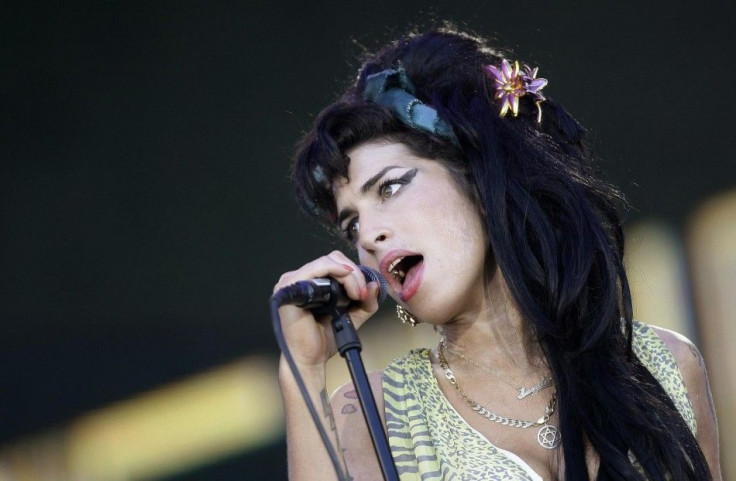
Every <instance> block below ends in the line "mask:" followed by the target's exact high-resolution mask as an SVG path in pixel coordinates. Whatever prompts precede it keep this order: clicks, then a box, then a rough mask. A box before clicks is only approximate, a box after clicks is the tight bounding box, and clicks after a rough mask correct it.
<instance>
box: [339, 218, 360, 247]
mask: <svg viewBox="0 0 736 481" xmlns="http://www.w3.org/2000/svg"><path fill="white" fill-rule="evenodd" d="M359 229H360V224H359V222H358V219H353V220H351V221H350V222H348V225H347V226H346V227H345V229H344V230H343V232H345V238H346V239H347V240H348V241H350V242H355V239H357V238H358V230H359Z"/></svg>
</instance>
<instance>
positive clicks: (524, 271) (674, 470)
mask: <svg viewBox="0 0 736 481" xmlns="http://www.w3.org/2000/svg"><path fill="white" fill-rule="evenodd" d="M503 57H505V56H504V55H503V54H502V53H501V52H500V51H494V50H492V49H490V48H488V47H487V46H486V44H485V42H484V41H483V40H482V39H480V38H478V37H474V36H471V35H467V34H464V33H458V32H455V31H452V30H450V29H441V30H434V31H430V32H428V33H424V34H421V35H410V36H408V37H406V38H403V39H401V40H398V41H396V42H394V43H393V44H391V45H389V46H387V47H386V48H384V49H383V50H382V51H381V52H379V53H378V54H376V55H374V56H372V57H370V58H369V59H368V60H367V61H366V62H365V63H364V64H363V66H362V68H361V70H360V74H359V77H358V79H357V81H356V82H355V84H354V85H353V86H352V87H350V88H349V89H348V90H347V92H346V93H345V94H344V95H343V96H342V97H341V98H340V99H339V100H338V101H337V102H335V103H334V104H333V105H331V106H329V107H327V108H326V109H325V110H324V111H323V112H322V113H321V114H320V115H319V117H318V118H317V120H316V122H315V126H314V128H313V129H312V131H311V132H309V133H308V134H307V135H306V136H305V137H304V139H303V140H302V142H301V144H300V145H299V146H298V149H297V153H296V157H295V163H294V170H293V174H294V179H295V183H296V191H297V198H298V199H299V201H300V202H301V204H302V205H303V206H304V208H305V209H306V210H307V211H308V212H310V213H311V214H313V215H315V216H316V217H318V218H319V219H320V220H322V221H323V222H325V223H326V224H327V225H333V224H334V199H333V197H332V190H331V182H332V180H333V179H334V178H336V177H337V176H347V169H348V163H349V159H347V158H346V157H345V151H346V150H348V149H350V148H351V147H353V146H355V145H357V144H359V143H361V142H364V141H367V140H371V139H375V138H387V139H389V140H393V141H398V142H402V143H404V144H405V145H407V147H408V148H409V149H410V150H411V151H412V152H414V153H415V154H417V155H420V156H423V157H426V158H431V159H437V160H439V161H441V162H443V163H444V164H445V165H446V166H447V167H448V168H449V170H450V171H451V172H452V173H453V174H455V175H456V177H457V179H458V180H460V181H461V182H464V183H466V185H467V186H468V189H469V191H470V195H472V196H474V197H475V198H476V199H477V200H478V202H479V203H480V208H481V209H482V211H483V212H484V213H485V219H484V220H485V225H486V235H487V237H488V240H489V245H490V249H491V252H490V253H489V254H491V255H490V256H489V257H493V259H494V260H495V263H496V264H497V265H498V267H499V268H500V270H501V272H502V273H503V276H504V278H505V279H506V281H507V283H508V285H509V288H510V291H511V293H512V295H513V297H514V300H515V301H516V303H517V304H518V306H519V308H520V309H521V311H522V313H523V316H524V319H525V321H526V322H527V323H528V325H529V328H530V329H533V330H534V332H535V334H536V337H537V339H538V340H539V342H540V345H541V346H542V349H543V351H544V354H545V356H546V359H547V362H548V364H549V366H550V368H551V370H552V373H553V376H554V380H555V383H556V387H557V395H558V406H559V407H558V409H559V411H558V412H559V415H560V429H561V430H562V433H563V436H562V439H563V449H564V460H565V478H566V479H568V480H586V479H589V478H588V467H587V465H586V456H585V453H586V443H590V445H591V446H592V447H593V448H594V449H595V450H596V452H597V453H598V455H599V457H600V467H599V470H598V479H600V480H609V479H611V480H631V479H642V475H641V474H640V473H639V471H638V470H637V468H636V467H635V466H634V465H632V462H631V459H630V456H631V455H633V456H634V457H635V458H636V460H638V462H639V464H640V465H641V468H642V469H643V471H644V472H645V473H646V477H647V478H648V479H650V480H652V481H656V480H662V481H664V480H665V479H673V480H708V479H711V476H710V473H709V470H708V467H707V464H706V462H705V459H704V456H703V453H702V451H701V450H700V448H699V446H698V443H697V441H696V440H695V437H694V435H693V433H692V432H691V431H690V429H689V427H688V425H687V423H686V422H685V420H684V419H683V417H682V416H681V415H680V413H679V412H678V411H677V408H676V407H675V405H674V403H673V402H672V400H671V399H670V397H669V396H668V395H667V393H666V392H665V390H664V389H663V388H662V386H661V385H660V383H659V382H658V381H657V380H656V379H655V378H654V377H653V376H652V374H651V373H650V372H649V371H648V370H647V369H646V368H645V367H644V366H643V365H642V363H641V362H640V361H639V360H638V359H637V358H636V356H635V355H634V354H633V352H632V347H631V345H632V308H631V294H630V291H629V285H628V281H627V278H626V272H625V271H624V265H623V254H624V238H623V232H622V227H621V220H620V210H621V208H622V207H623V206H624V205H625V201H624V199H623V196H622V195H621V194H620V193H619V192H618V191H617V190H616V189H615V188H613V187H612V186H610V185H609V184H607V183H605V182H603V181H601V180H600V179H598V177H597V176H596V175H595V173H594V171H593V168H592V166H591V163H592V162H591V153H590V149H589V148H588V147H587V145H586V142H585V131H584V129H583V127H582V126H581V125H580V124H579V123H578V122H577V121H575V120H574V119H573V118H572V117H571V116H570V115H569V114H568V113H567V112H566V111H565V110H564V109H563V108H562V107H561V106H560V105H559V104H558V103H556V102H555V101H554V100H552V99H547V100H546V101H545V102H544V103H543V104H542V123H541V124H538V123H537V115H536V108H537V107H536V105H535V103H534V102H533V99H530V98H529V96H525V97H522V98H521V99H520V100H521V102H520V106H519V115H518V116H517V117H512V116H511V115H507V116H506V117H504V118H501V117H500V116H499V105H498V102H497V101H494V100H493V94H494V91H493V86H492V84H491V82H490V81H489V79H488V77H487V76H486V74H485V72H484V70H483V66H485V65H489V64H492V65H500V63H501V59H502V58H503ZM398 67H403V68H404V69H405V71H406V73H407V75H408V77H409V78H410V79H411V81H412V82H413V84H414V86H415V87H416V97H417V98H419V99H420V100H421V101H422V102H424V103H426V104H428V105H431V106H432V107H434V108H435V109H436V110H437V111H438V113H439V116H440V117H441V118H442V119H443V120H444V121H445V122H446V123H448V124H449V125H450V126H451V127H452V128H453V130H454V132H455V134H456V136H457V139H458V140H459V145H455V144H453V142H450V141H448V140H446V139H443V138H439V137H437V136H435V135H432V134H428V133H424V132H421V131H419V130H416V129H411V128H408V127H406V126H405V125H404V124H402V123H401V122H400V121H399V120H397V119H396V118H395V117H394V116H393V115H392V114H391V113H390V112H389V111H388V110H386V109H385V108H383V107H381V106H378V105H375V104H371V103H367V102H365V101H363V89H364V86H365V81H366V77H367V76H368V75H370V74H373V73H377V72H379V71H382V70H385V69H388V68H394V69H395V68H398ZM668 476H671V478H669V477H668Z"/></svg>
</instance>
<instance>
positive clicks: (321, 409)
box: [274, 251, 378, 481]
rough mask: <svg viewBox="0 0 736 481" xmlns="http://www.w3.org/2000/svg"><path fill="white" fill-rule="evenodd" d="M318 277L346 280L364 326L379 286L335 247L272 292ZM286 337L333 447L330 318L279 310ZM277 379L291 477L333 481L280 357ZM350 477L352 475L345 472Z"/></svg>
mask: <svg viewBox="0 0 736 481" xmlns="http://www.w3.org/2000/svg"><path fill="white" fill-rule="evenodd" d="M317 277H332V278H334V279H335V280H337V281H338V282H340V283H341V284H343V286H344V288H345V291H346V292H347V295H348V296H349V297H350V298H351V299H353V300H354V301H356V302H355V306H354V307H351V309H350V311H349V313H350V316H351V319H352V321H353V324H354V325H355V326H356V328H357V327H360V326H361V325H362V324H363V323H364V322H365V321H366V320H367V319H368V318H369V317H370V316H371V315H372V314H373V313H374V312H375V311H376V310H377V309H378V301H377V300H376V295H377V293H378V285H377V284H376V283H370V284H366V280H365V277H364V276H363V274H362V273H361V272H360V270H359V269H358V268H357V266H356V265H355V264H354V263H353V262H352V261H351V260H350V259H349V258H347V257H346V256H345V255H344V254H343V253H341V252H339V251H334V252H332V253H330V254H328V255H327V256H324V257H321V258H319V259H316V260H314V261H312V262H310V263H308V264H305V265H304V266H302V267H301V268H299V269H298V270H296V271H292V272H287V273H285V274H284V275H282V276H281V279H280V280H279V282H278V283H277V284H276V286H275V287H274V292H276V291H277V290H279V289H281V288H283V287H285V286H287V285H290V284H293V283H295V282H298V281H301V280H306V279H314V278H317ZM279 315H280V317H281V326H282V330H283V332H284V338H285V341H286V344H287V346H288V347H289V350H290V352H291V355H292V358H293V360H294V363H295V364H296V367H297V369H298V371H299V373H300V374H301V376H302V378H303V380H304V383H305V385H306V389H307V392H308V394H309V396H310V398H311V399H312V402H313V403H314V405H315V407H316V410H317V411H318V414H319V416H320V418H321V421H322V423H323V425H324V426H325V429H326V432H327V435H328V437H329V439H330V442H331V444H332V445H333V446H339V440H338V435H337V434H338V433H337V425H336V423H335V417H334V414H333V412H334V411H333V409H332V408H331V407H330V402H329V399H328V396H327V393H326V391H325V378H326V374H325V363H326V362H327V361H328V360H329V359H330V358H331V357H332V356H333V355H334V354H335V352H336V347H335V340H334V337H333V335H332V327H331V326H330V320H329V319H328V318H315V317H314V315H313V314H312V313H311V312H310V311H308V310H306V309H301V308H298V307H295V306H283V307H281V308H280V309H279ZM279 383H280V386H281V394H282V397H283V401H284V412H285V417H286V442H287V457H288V466H289V479H290V480H291V481H311V480H315V481H317V480H319V481H325V480H327V481H329V480H336V479H338V478H337V475H336V474H335V469H334V467H333V464H332V461H331V459H330V457H329V455H328V452H327V450H326V449H325V447H324V445H323V443H322V439H321V437H320V436H319V433H318V431H317V428H316V427H315V426H314V422H313V420H312V418H311V416H310V414H309V410H308V409H307V406H306V404H305V402H304V399H303V397H302V394H301V392H300V391H299V388H298V386H297V383H296V380H295V378H294V375H293V373H292V371H291V369H290V367H289V365H288V363H287V362H286V360H285V358H284V356H283V355H282V357H281V362H280V365H279ZM337 455H338V457H339V458H340V461H339V462H340V464H341V465H342V471H343V472H345V473H347V471H346V468H345V462H344V460H343V455H342V449H340V448H338V453H337ZM346 477H347V478H348V479H349V475H347V474H346Z"/></svg>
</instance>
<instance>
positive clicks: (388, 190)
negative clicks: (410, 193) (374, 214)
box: [380, 182, 404, 199]
mask: <svg viewBox="0 0 736 481" xmlns="http://www.w3.org/2000/svg"><path fill="white" fill-rule="evenodd" d="M402 185H404V184H403V183H402V182H391V183H388V184H383V185H382V186H381V190H380V194H381V197H383V198H384V199H388V198H389V197H391V196H393V195H394V194H395V193H396V192H398V191H399V189H401V186H402Z"/></svg>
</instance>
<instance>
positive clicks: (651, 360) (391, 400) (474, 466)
mask: <svg viewBox="0 0 736 481" xmlns="http://www.w3.org/2000/svg"><path fill="white" fill-rule="evenodd" d="M633 339H634V341H633V347H634V351H635V353H636V355H637V356H638V357H639V359H641V361H642V363H643V364H644V365H645V366H646V367H647V369H649V371H650V372H651V373H652V374H653V375H654V377H655V378H656V379H657V380H659V382H660V383H661V384H662V386H663V387H664V389H665V390H666V391H667V393H668V394H669V395H670V397H671V398H672V399H673V400H674V402H675V405H676V406H677V408H678V409H679V411H680V413H682V415H683V417H684V418H685V420H686V421H687V423H688V425H689V426H690V428H691V429H692V430H693V432H694V431H695V428H696V426H695V415H694V413H693V410H692V407H691V406H690V403H689V401H688V398H687V391H686V389H685V385H684V383H683V380H682V376H681V375H680V371H679V369H678V368H677V365H676V364H675V359H674V357H673V356H672V354H671V353H670V351H669V350H668V349H667V347H666V346H665V344H664V342H662V340H661V339H660V338H659V336H657V334H656V333H655V332H654V331H653V330H652V329H651V328H650V327H649V326H647V325H646V324H643V323H640V322H636V321H635V322H634V338H633ZM383 397H384V406H385V408H384V409H385V413H386V424H387V428H388V437H389V444H390V446H391V452H392V454H393V458H394V461H395V463H396V467H397V469H398V472H399V477H400V479H401V480H402V481H409V480H412V481H413V480H422V481H431V480H443V481H461V480H467V481H471V480H480V479H483V480H499V481H501V480H503V481H541V477H540V476H539V475H538V474H536V473H535V472H534V471H532V470H531V468H530V467H529V466H528V465H526V463H524V462H523V460H521V459H520V458H518V457H517V456H515V455H514V454H512V453H509V452H507V451H504V450H502V449H499V448H497V447H496V446H494V445H493V444H492V443H491V442H490V441H489V440H488V439H486V438H485V437H483V436H482V435H481V434H480V433H478V432H477V431H476V430H474V429H473V428H471V427H470V426H469V425H468V424H467V422H465V420H464V419H463V418H462V417H460V415H459V414H458V413H457V412H456V411H455V409H454V408H453V407H452V406H451V405H450V404H449V402H448V401H447V399H446V398H445V396H444V395H443V394H442V392H441V391H440V388H439V386H438V384H437V380H436V379H435V377H434V374H433V372H432V365H431V361H430V359H429V349H426V348H422V349H414V350H412V351H411V352H409V353H408V354H405V355H404V356H402V357H400V358H398V359H396V360H394V361H393V362H392V363H391V364H390V365H389V366H388V367H387V368H386V369H385V370H384V374H383ZM532 429H533V428H532Z"/></svg>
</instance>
